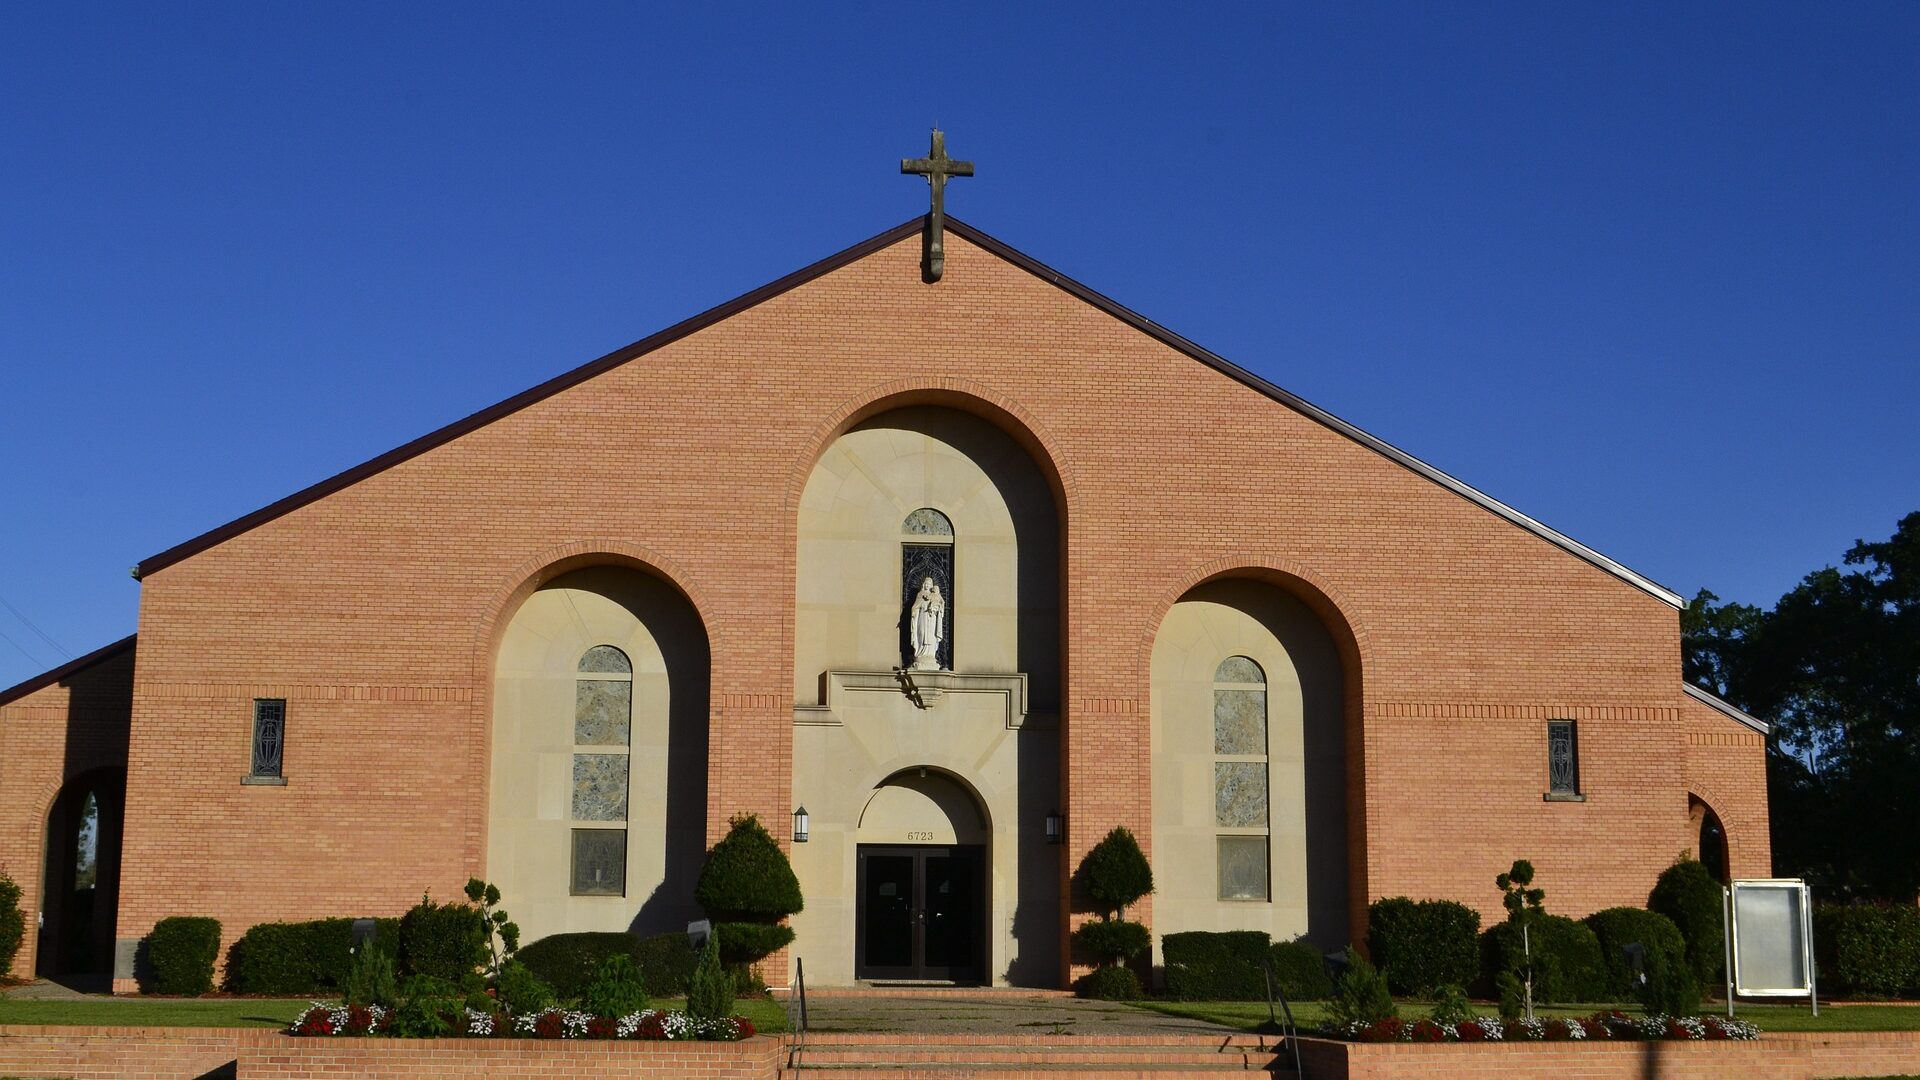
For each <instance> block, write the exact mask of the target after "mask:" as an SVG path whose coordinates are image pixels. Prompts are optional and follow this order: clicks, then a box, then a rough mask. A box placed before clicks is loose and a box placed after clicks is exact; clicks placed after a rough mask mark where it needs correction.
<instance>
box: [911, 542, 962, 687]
mask: <svg viewBox="0 0 1920 1080" xmlns="http://www.w3.org/2000/svg"><path fill="white" fill-rule="evenodd" d="M928 578H932V579H933V583H934V584H935V585H936V586H938V587H939V589H940V595H941V596H943V597H945V598H946V602H947V605H946V606H947V610H946V614H945V615H944V616H943V617H942V623H943V625H942V627H941V630H942V633H941V635H940V654H939V655H940V668H941V670H943V671H952V670H953V602H954V595H953V522H952V521H951V520H949V519H948V517H947V515H945V514H943V513H941V512H940V511H938V510H935V509H933V508H932V507H930V506H923V507H921V508H920V509H918V510H915V511H914V512H913V513H911V514H908V515H907V519H906V520H905V521H903V522H901V523H900V597H901V600H900V611H901V618H900V658H901V659H900V663H901V666H902V667H909V666H911V665H912V664H913V643H912V639H911V630H910V626H909V618H910V613H911V612H912V611H913V601H914V598H915V597H917V596H919V595H920V585H921V583H922V582H924V581H926V580H927V579H928Z"/></svg>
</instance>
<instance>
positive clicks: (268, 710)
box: [253, 698, 287, 776]
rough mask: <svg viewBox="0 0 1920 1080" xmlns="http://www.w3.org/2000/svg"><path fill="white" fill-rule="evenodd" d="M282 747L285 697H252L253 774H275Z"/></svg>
mask: <svg viewBox="0 0 1920 1080" xmlns="http://www.w3.org/2000/svg"><path fill="white" fill-rule="evenodd" d="M286 749H287V702H286V699H285V698H255V699H254V702H253V775H255V776H279V775H280V766H281V762H282V760H283V759H284V758H285V756H286Z"/></svg>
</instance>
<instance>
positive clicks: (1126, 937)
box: [1073, 919, 1153, 964]
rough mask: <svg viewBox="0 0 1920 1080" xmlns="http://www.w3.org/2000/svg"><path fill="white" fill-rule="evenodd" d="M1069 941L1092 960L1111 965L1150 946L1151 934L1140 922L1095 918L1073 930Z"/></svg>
mask: <svg viewBox="0 0 1920 1080" xmlns="http://www.w3.org/2000/svg"><path fill="white" fill-rule="evenodd" d="M1073 943H1074V944H1075V945H1076V946H1078V947H1079V948H1080V951H1081V952H1082V953H1083V954H1085V956H1086V957H1087V958H1088V959H1090V960H1092V961H1093V962H1095V963H1097V964H1112V963H1116V962H1118V961H1122V960H1130V959H1132V958H1133V957H1136V956H1139V955H1140V954H1141V953H1143V952H1146V951H1147V949H1148V948H1150V947H1152V945H1153V934H1152V932H1151V931H1149V930H1148V929H1147V928H1146V927H1145V926H1144V925H1142V924H1141V923H1137V922H1128V921H1127V920H1125V919H1095V920H1093V921H1091V922H1086V923H1082V924H1081V925H1080V928H1079V929H1077V930H1075V931H1074V932H1073Z"/></svg>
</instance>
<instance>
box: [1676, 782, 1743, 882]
mask: <svg viewBox="0 0 1920 1080" xmlns="http://www.w3.org/2000/svg"><path fill="white" fill-rule="evenodd" d="M1687 816H1688V819H1689V821H1690V822H1691V823H1692V826H1693V828H1692V830H1691V832H1692V834H1693V840H1694V842H1695V843H1696V844H1697V845H1698V846H1697V847H1696V848H1695V849H1694V850H1695V851H1696V852H1698V858H1699V860H1700V862H1701V864H1702V865H1704V866H1705V867H1706V868H1707V872H1708V873H1710V874H1712V875H1713V877H1714V880H1716V881H1718V882H1720V883H1722V884H1726V883H1727V882H1730V881H1732V880H1733V872H1732V861H1731V859H1730V858H1729V855H1728V851H1727V848H1728V845H1727V827H1726V825H1725V824H1724V823H1722V822H1721V820H1720V815H1719V814H1716V813H1714V811H1713V807H1711V806H1709V805H1707V801H1706V800H1705V799H1702V798H1701V797H1700V796H1698V795H1688V796H1687Z"/></svg>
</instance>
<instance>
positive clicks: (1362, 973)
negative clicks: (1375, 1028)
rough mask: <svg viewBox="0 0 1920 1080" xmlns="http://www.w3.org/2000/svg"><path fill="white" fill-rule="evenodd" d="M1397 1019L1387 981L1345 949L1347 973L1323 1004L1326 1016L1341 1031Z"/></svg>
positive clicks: (1362, 957)
mask: <svg viewBox="0 0 1920 1080" xmlns="http://www.w3.org/2000/svg"><path fill="white" fill-rule="evenodd" d="M1399 1015H1400V1007H1399V1006H1397V1005H1395V1004H1394V1003H1393V994H1392V993H1391V992H1390V991H1388V989H1387V978H1386V976H1384V975H1382V974H1380V971H1379V969H1378V968H1376V967H1374V966H1373V965H1372V964H1369V963H1367V958H1366V957H1364V956H1361V955H1360V954H1359V953H1357V952H1355V951H1354V949H1353V946H1351V945H1349V946H1347V970H1346V971H1345V972H1343V973H1341V975H1340V982H1339V983H1338V984H1337V985H1336V986H1335V987H1334V990H1333V997H1331V998H1329V999H1328V1000H1327V1016H1328V1017H1329V1018H1331V1019H1332V1020H1333V1022H1334V1023H1335V1024H1336V1025H1338V1026H1340V1027H1345V1026H1347V1025H1349V1024H1374V1023H1378V1022H1379V1021H1382V1020H1390V1019H1392V1018H1393V1017H1396V1016H1399Z"/></svg>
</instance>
